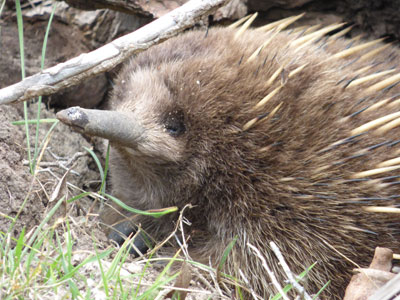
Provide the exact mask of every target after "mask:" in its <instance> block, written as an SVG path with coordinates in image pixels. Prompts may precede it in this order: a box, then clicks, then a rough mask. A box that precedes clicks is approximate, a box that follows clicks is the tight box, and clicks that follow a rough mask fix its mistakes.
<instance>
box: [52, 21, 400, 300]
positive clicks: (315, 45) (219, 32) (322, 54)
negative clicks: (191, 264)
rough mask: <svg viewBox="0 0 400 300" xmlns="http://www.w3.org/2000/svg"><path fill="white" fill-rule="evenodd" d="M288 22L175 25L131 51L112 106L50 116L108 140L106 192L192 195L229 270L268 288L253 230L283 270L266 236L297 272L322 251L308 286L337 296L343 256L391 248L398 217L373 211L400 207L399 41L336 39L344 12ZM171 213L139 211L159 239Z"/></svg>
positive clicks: (150, 201) (141, 203)
mask: <svg viewBox="0 0 400 300" xmlns="http://www.w3.org/2000/svg"><path fill="white" fill-rule="evenodd" d="M294 20H295V18H289V19H287V20H284V21H281V22H277V23H275V24H274V25H273V26H269V27H267V28H259V29H247V30H242V29H244V27H242V28H241V29H235V28H216V29H210V30H209V31H207V32H204V31H198V30H197V31H196V30H193V31H190V32H187V33H185V34H182V35H181V36H178V37H176V38H173V39H170V40H168V41H166V42H164V43H163V44H161V45H158V46H155V47H153V48H151V49H150V50H148V51H146V52H144V53H141V54H140V55H138V56H137V57H134V58H133V59H131V60H130V62H129V63H127V64H126V66H125V67H124V69H123V71H122V72H121V73H120V75H119V77H118V79H117V80H116V86H115V89H114V92H113V95H112V99H111V104H110V105H111V109H112V110H113V111H106V112H102V111H92V110H83V109H79V108H72V109H69V110H67V111H64V112H61V113H59V118H60V119H61V120H63V121H64V122H66V123H68V124H70V125H73V126H75V127H78V128H79V129H80V130H81V131H83V132H86V133H88V134H92V135H98V136H101V137H104V138H107V139H110V141H111V145H112V148H111V157H110V165H111V167H110V170H111V172H112V173H111V176H112V177H111V179H112V187H113V193H114V195H115V196H116V197H117V198H119V199H121V200H123V201H124V202H125V203H126V204H128V205H129V206H131V207H135V208H139V209H142V210H147V209H156V208H163V207H169V206H178V207H179V208H182V207H184V206H185V205H186V204H188V203H191V204H192V205H194V208H192V209H190V210H189V211H188V213H187V214H186V216H187V218H188V219H189V220H190V221H191V222H192V225H191V228H190V229H191V242H190V248H189V251H191V252H190V253H191V254H192V257H194V258H195V259H199V260H205V261H208V259H209V257H211V258H212V260H213V261H214V262H218V261H219V259H220V257H221V254H222V252H223V250H224V248H225V247H226V246H227V244H228V243H229V242H230V241H232V239H234V237H237V238H238V239H237V242H236V244H235V246H234V248H233V250H232V253H231V254H230V256H229V258H228V263H227V264H228V269H229V271H230V272H231V273H232V274H233V275H235V276H237V278H239V279H241V278H242V276H241V275H240V274H239V272H238V270H239V269H240V270H241V271H242V273H243V274H244V276H245V277H246V278H247V280H248V281H249V282H250V285H251V288H252V289H253V290H254V291H255V292H256V293H258V294H259V295H260V296H261V297H264V298H268V296H269V295H270V294H271V293H272V292H273V288H272V287H271V285H270V283H269V278H268V276H267V275H266V274H265V271H264V269H263V267H262V266H261V263H260V261H259V258H258V257H256V256H255V255H254V254H253V253H252V251H251V250H250V249H249V247H248V243H250V244H251V245H254V246H256V247H257V248H258V249H260V251H261V252H262V254H263V256H265V257H266V259H267V261H268V263H269V264H270V265H271V266H272V268H273V271H274V272H275V273H276V274H277V275H278V276H280V277H281V279H282V278H283V277H284V276H283V274H282V270H281V267H280V266H279V265H278V263H277V261H276V258H275V256H274V255H273V253H272V251H271V249H270V248H269V242H270V241H274V242H275V243H276V244H277V245H278V246H279V248H280V249H281V250H282V252H283V253H284V254H285V257H286V259H287V261H288V264H289V266H291V268H292V270H293V271H294V272H296V273H300V272H302V271H303V270H305V269H306V268H307V267H309V266H310V265H312V264H313V263H314V262H317V265H316V266H315V267H314V269H313V270H312V271H311V272H310V274H309V277H310V284H311V287H310V288H311V290H314V291H318V288H320V287H322V285H323V284H324V283H326V282H327V281H328V280H331V284H330V286H329V287H328V293H330V296H329V298H330V299H339V298H340V296H341V295H342V294H343V290H344V286H345V284H346V282H347V281H348V279H349V274H350V272H351V269H352V268H353V265H352V262H351V261H354V262H356V263H358V264H360V265H366V264H367V263H368V261H369V260H370V258H371V257H372V256H373V250H374V248H375V247H376V246H378V245H379V246H385V247H389V248H392V249H393V250H397V251H398V250H399V248H400V219H399V215H398V214H395V213H380V214H378V213H376V212H375V211H374V210H376V209H377V207H378V208H381V209H383V210H385V211H391V210H393V211H395V210H396V208H397V207H398V206H399V205H400V189H399V187H400V127H399V126H400V110H399V108H400V94H399V93H400V87H399V85H398V83H399V82H400V74H399V66H398V62H399V56H398V49H397V48H395V47H393V46H391V45H388V44H382V41H381V40H375V41H370V42H365V43H359V42H358V41H356V40H348V39H343V38H342V36H343V35H344V34H345V33H346V30H347V29H345V30H344V31H343V30H342V31H339V32H338V33H336V34H333V35H328V36H327V35H326V34H327V33H329V32H332V31H334V30H338V29H339V28H340V26H342V24H336V25H331V26H328V27H325V28H323V29H320V30H318V31H311V32H308V31H307V30H302V31H299V30H291V31H282V29H283V28H284V27H285V26H287V25H288V24H289V23H290V22H292V21H294ZM244 26H247V25H244ZM98 120H100V121H99V122H100V125H99V123H96V122H97V121H98ZM103 125H104V126H103ZM100 127H101V128H100ZM121 128H122V130H121ZM175 218H176V215H168V216H166V217H163V218H160V219H154V218H151V217H140V218H136V219H135V220H136V221H137V222H138V223H140V224H141V226H142V228H143V229H144V230H145V231H146V232H147V233H148V234H149V235H151V236H153V237H155V238H156V239H157V238H159V239H161V238H163V237H165V236H166V235H167V234H169V233H170V232H171V231H172V229H173V227H174V220H175ZM104 219H105V221H106V222H107V223H109V224H114V223H115V222H117V221H119V220H121V219H122V217H121V216H120V215H119V214H116V213H110V212H109V211H108V212H106V213H105V214H104ZM126 224H127V223H124V226H122V227H121V226H120V227H119V229H121V228H122V230H123V231H124V233H127V234H128V233H129V232H130V231H132V230H134V229H133V228H132V227H131V226H126ZM326 295H328V294H326Z"/></svg>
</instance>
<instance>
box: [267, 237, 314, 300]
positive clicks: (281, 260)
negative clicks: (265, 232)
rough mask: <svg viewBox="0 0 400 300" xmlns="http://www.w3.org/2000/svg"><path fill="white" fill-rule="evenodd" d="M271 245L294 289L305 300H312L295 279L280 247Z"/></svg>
mask: <svg viewBox="0 0 400 300" xmlns="http://www.w3.org/2000/svg"><path fill="white" fill-rule="evenodd" d="M269 245H270V246H271V249H272V251H274V253H275V255H276V257H277V258H278V260H279V263H280V264H281V266H282V269H283V271H284V272H285V273H286V276H287V278H288V280H289V282H290V284H291V285H293V287H294V288H295V289H296V290H297V291H298V292H299V294H300V295H302V296H303V298H304V299H306V300H312V298H311V297H310V295H308V294H307V292H306V291H305V290H304V288H303V287H302V286H301V285H300V284H299V283H298V282H297V281H296V279H295V278H294V276H293V273H292V271H290V268H289V266H288V265H287V263H286V261H285V258H284V257H283V255H282V253H281V251H280V250H279V248H278V246H277V245H276V244H275V243H274V242H270V243H269Z"/></svg>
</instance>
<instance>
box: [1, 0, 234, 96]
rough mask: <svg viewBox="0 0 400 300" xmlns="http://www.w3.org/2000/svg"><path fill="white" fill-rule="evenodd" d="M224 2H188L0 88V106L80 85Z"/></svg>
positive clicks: (165, 37)
mask: <svg viewBox="0 0 400 300" xmlns="http://www.w3.org/2000/svg"><path fill="white" fill-rule="evenodd" d="M227 1H228V0H191V1H189V2H187V3H185V4H184V5H182V6H181V7H178V8H177V9H175V10H173V11H171V12H169V13H168V14H166V15H164V16H163V17H161V18H159V19H157V20H155V21H153V22H152V23H150V24H148V25H146V26H144V27H142V28H140V29H138V30H136V31H135V32H132V33H129V34H127V35H125V36H123V37H120V38H118V39H116V40H114V41H113V42H111V43H109V44H106V45H104V46H102V47H100V48H98V49H97V50H94V51H92V52H89V53H84V54H81V55H79V56H78V57H75V58H72V59H70V60H68V61H66V62H64V63H61V64H58V65H56V66H54V67H51V68H49V69H46V70H43V71H41V72H40V73H37V74H35V75H32V76H29V77H27V78H25V79H24V80H22V81H20V82H18V83H16V84H13V85H10V86H8V87H6V88H3V89H1V90H0V104H8V103H14V102H19V101H25V100H29V99H31V98H34V97H38V96H44V95H51V94H54V93H56V92H58V91H59V90H61V89H63V88H66V87H70V86H73V85H77V84H79V83H82V81H83V80H85V79H88V78H90V77H93V76H95V75H97V74H100V73H103V72H105V71H107V70H110V69H111V68H113V67H115V66H116V65H118V64H119V63H121V62H123V61H124V60H126V59H127V58H128V57H130V56H132V55H133V54H137V53H139V52H141V51H143V50H145V49H147V48H149V47H150V46H152V45H155V44H158V43H160V42H162V41H164V40H166V39H168V38H170V37H171V36H174V35H176V34H177V33H179V32H181V31H183V30H184V29H186V28H188V27H191V26H193V25H194V24H195V23H196V22H197V21H199V20H200V19H201V18H202V17H203V16H205V15H207V14H210V13H212V12H214V11H215V10H216V9H217V8H218V7H220V6H222V5H224V4H225V3H226V2H227Z"/></svg>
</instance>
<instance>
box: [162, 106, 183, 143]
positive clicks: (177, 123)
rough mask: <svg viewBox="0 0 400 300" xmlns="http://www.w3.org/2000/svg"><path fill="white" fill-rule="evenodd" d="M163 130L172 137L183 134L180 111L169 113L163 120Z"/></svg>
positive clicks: (181, 113)
mask: <svg viewBox="0 0 400 300" xmlns="http://www.w3.org/2000/svg"><path fill="white" fill-rule="evenodd" d="M164 128H165V129H166V130H167V132H168V133H169V134H170V135H171V136H174V137H177V136H180V135H181V134H183V133H185V131H186V127H185V123H184V116H183V112H182V111H180V110H175V111H172V112H169V113H168V114H167V116H166V118H165V120H164Z"/></svg>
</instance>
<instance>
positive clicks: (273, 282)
mask: <svg viewBox="0 0 400 300" xmlns="http://www.w3.org/2000/svg"><path fill="white" fill-rule="evenodd" d="M247 246H248V247H249V248H250V249H251V250H253V252H254V253H255V254H256V255H257V257H258V258H259V259H260V260H261V262H262V266H263V267H264V269H265V270H266V271H267V273H268V275H269V277H270V278H271V281H272V284H273V285H274V287H275V288H276V289H277V290H278V292H279V293H280V294H281V296H282V298H283V299H285V300H289V298H288V296H287V295H286V293H285V292H284V291H283V289H282V287H281V285H280V284H279V282H278V280H277V279H276V277H275V274H274V272H272V270H271V269H270V268H269V266H268V264H267V262H266V260H265V258H264V256H263V255H262V254H261V252H260V251H259V250H258V249H257V248H256V247H254V246H253V245H252V244H250V243H247Z"/></svg>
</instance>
